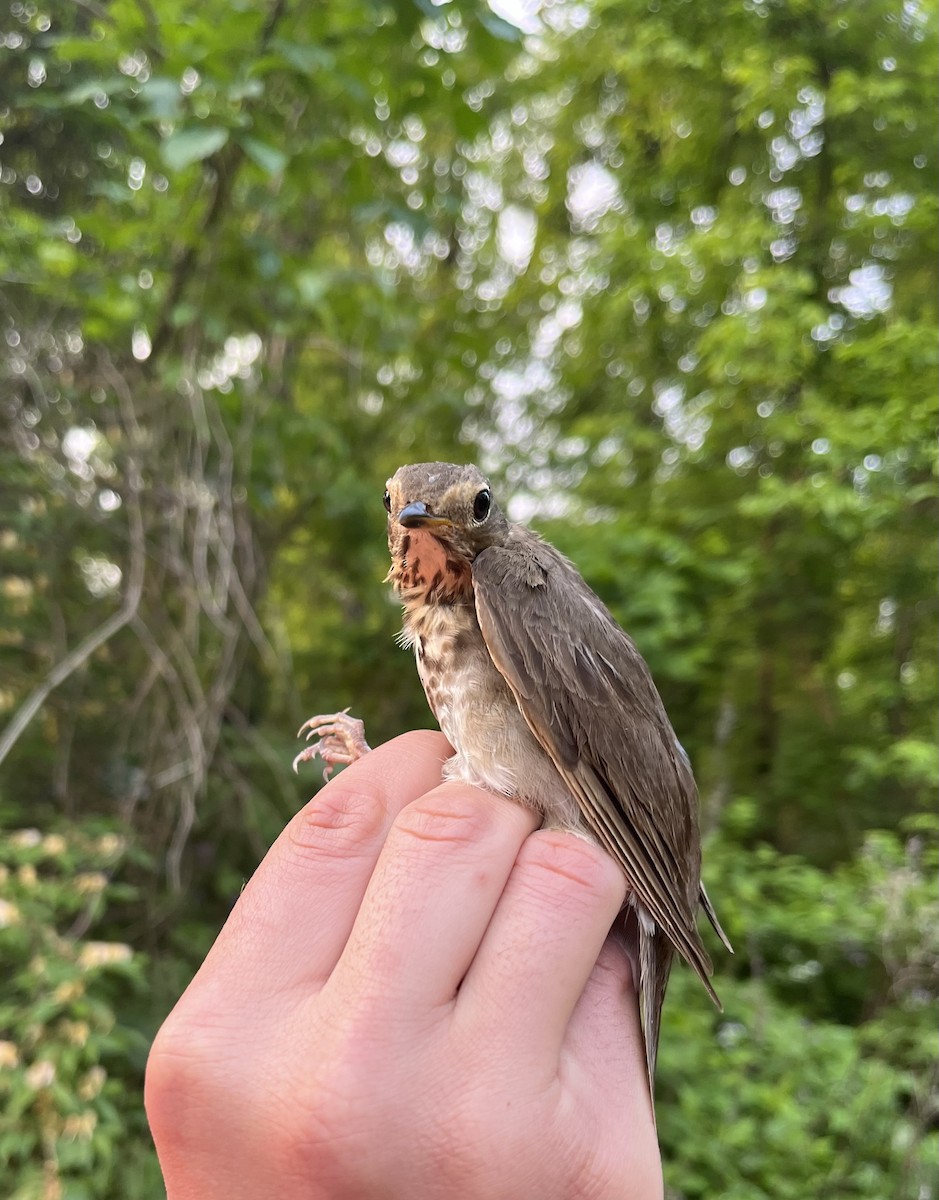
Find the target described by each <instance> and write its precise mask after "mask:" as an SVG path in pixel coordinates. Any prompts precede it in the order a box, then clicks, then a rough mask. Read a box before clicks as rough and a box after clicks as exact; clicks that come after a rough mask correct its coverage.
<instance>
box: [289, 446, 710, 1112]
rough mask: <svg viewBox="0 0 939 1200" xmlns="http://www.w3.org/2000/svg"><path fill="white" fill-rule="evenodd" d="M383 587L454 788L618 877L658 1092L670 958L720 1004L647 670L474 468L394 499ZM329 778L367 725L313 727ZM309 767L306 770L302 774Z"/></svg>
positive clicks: (677, 757) (411, 470)
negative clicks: (549, 833) (389, 592)
mask: <svg viewBox="0 0 939 1200" xmlns="http://www.w3.org/2000/svg"><path fill="white" fill-rule="evenodd" d="M384 499H385V508H386V509H387V510H388V546H389V549H390V551H391V570H390V572H389V574H388V578H389V579H390V580H391V582H392V585H393V586H394V589H395V591H396V592H397V594H398V595H399V596H400V598H401V600H402V602H403V605H404V628H403V631H402V641H403V644H404V645H406V646H413V647H414V652H415V655H416V657H417V669H418V672H419V674H420V678H421V683H422V684H423V685H424V691H425V693H426V694H427V700H428V703H429V704H430V707H431V709H432V710H433V713H434V715H435V717H436V718H437V721H438V722H439V724H440V728H441V729H442V730H443V732H444V733H445V734H446V736H447V738H448V739H449V741H450V744H451V745H452V746H453V747H454V749H455V751H456V753H455V754H454V755H453V757H452V758H450V759H449V760H448V761H447V762H446V763H445V764H444V769H443V774H444V776H445V777H446V778H448V779H458V780H462V781H464V782H467V783H472V784H476V785H478V786H480V787H484V788H488V789H490V790H491V791H494V792H500V793H502V794H503V795H506V796H511V797H512V798H513V799H515V800H518V801H519V802H520V803H522V804H525V805H528V806H529V807H530V808H533V809H535V810H536V811H537V812H539V813H541V814H542V815H543V818H544V824H545V825H548V826H553V827H560V828H565V829H572V830H576V831H578V832H580V833H588V834H589V835H591V836H592V837H593V838H594V839H596V841H597V842H599V844H600V845H601V846H603V847H604V849H606V850H607V851H608V852H609V853H610V854H611V855H612V856H613V857H614V858H615V859H616V860H617V862H619V864H620V865H621V866H622V868H623V873H624V874H625V876H626V879H627V882H628V884H629V896H628V899H627V902H626V907H625V909H624V921H625V928H626V936H627V944H628V945H629V946H630V948H631V957H632V960H633V964H634V968H635V970H636V974H637V981H636V982H637V987H638V991H639V996H640V1011H641V1015H642V1025H643V1033H644V1036H645V1047H646V1065H647V1069H648V1074H649V1086H650V1089H651V1088H652V1086H653V1081H654V1074H655V1059H656V1050H657V1047H658V1040H659V1025H660V1020H661V1014H662V1003H663V1000H664V998H665V988H666V984H667V983H668V976H669V971H670V969H671V965H672V958H673V956H674V953H675V951H676V950H677V951H678V953H679V954H680V955H681V956H682V958H684V959H685V960H686V961H687V962H688V963H689V964H690V965H691V966H692V967H693V968H694V970H695V971H696V972H697V974H698V976H699V977H700V979H701V982H702V983H703V984H704V986H705V988H706V989H707V991H708V994H709V995H710V996H711V998H712V999H713V1000H714V1001H715V1003H718V999H717V995H716V993H715V991H714V989H713V987H712V986H711V983H710V980H709V976H710V974H711V962H710V959H709V958H708V954H707V951H706V950H705V948H704V944H703V943H702V941H701V937H700V935H699V933H698V930H697V926H696V920H695V918H696V914H697V910H698V906H699V905H700V906H701V907H702V908H703V909H704V911H705V913H706V914H707V916H708V917H709V919H710V921H711V924H712V925H713V926H714V929H715V930H716V932H717V934H718V935H719V937H720V938H721V940H722V941H723V943H724V945H725V946H726V947H727V949H728V950H729V949H730V943H729V942H728V941H727V938H726V936H725V934H724V932H723V930H722V929H721V927H720V924H719V922H718V920H717V916H716V914H715V912H714V909H713V907H712V906H711V902H710V900H709V899H708V895H707V892H706V891H705V889H704V884H703V883H702V882H701V844H700V836H699V832H698V816H697V790H696V788H695V782H694V777H693V775H692V772H691V767H690V764H689V762H688V758H687V756H686V754H685V752H684V750H683V749H682V747H681V745H680V743H679V741H678V739H677V737H676V736H675V732H674V730H673V729H672V726H671V724H670V723H669V719H668V716H667V715H666V712H665V707H664V705H663V704H662V700H661V698H660V697H659V693H658V691H657V690H656V687H655V684H654V683H653V681H652V676H651V675H650V673H649V668H648V667H647V666H646V664H645V662H644V661H643V659H642V656H641V655H640V654H639V651H638V650H637V649H636V647H635V645H634V644H633V642H632V640H631V639H630V638H629V637H628V636H627V635H626V634H625V633H624V632H623V630H622V629H621V628H620V627H619V625H618V624H617V623H616V621H615V620H614V619H613V617H612V615H611V614H610V613H609V611H608V610H607V609H606V607H605V606H604V605H603V603H602V602H601V601H600V599H599V597H597V596H596V595H595V594H594V593H593V592H592V591H591V590H590V588H589V587H588V586H587V585H586V583H585V582H584V581H583V579H582V578H581V576H580V575H579V573H578V572H577V570H576V569H575V568H574V566H573V565H572V564H571V563H570V562H569V561H568V560H567V559H566V558H564V557H563V555H561V554H559V553H558V551H557V550H555V549H554V547H553V546H550V545H549V544H548V543H547V542H545V541H544V540H543V539H542V538H540V537H539V536H538V535H537V534H536V533H533V532H532V531H531V530H530V529H527V528H526V527H525V526H524V525H519V524H514V523H512V522H510V521H508V520H507V519H506V517H505V515H504V514H503V513H502V511H501V509H500V508H499V506H498V505H497V504H496V502H495V500H494V499H493V495H492V489H491V488H490V486H489V483H488V482H487V480H486V478H485V477H484V476H483V475H482V473H481V472H480V471H479V470H478V469H477V468H476V467H473V466H456V465H454V464H453V463H439V462H438V463H417V464H414V465H412V466H405V467H401V468H400V469H399V470H398V471H397V472H396V473H395V475H394V476H393V477H392V478H391V479H390V480H389V481H388V485H387V490H386V492H385V497H384ZM304 730H309V735H308V736H310V737H312V736H318V737H319V738H320V741H319V743H318V744H317V745H311V746H309V747H308V748H307V749H306V750H304V751H303V752H302V753H301V754H300V755H298V756H297V760H296V761H297V762H300V761H303V760H304V759H307V758H310V757H312V756H313V755H314V754H316V753H319V754H320V755H321V756H322V757H323V758H324V760H325V761H326V762H327V764H328V765H329V766H330V767H331V766H332V764H333V763H337V762H349V761H351V760H353V759H354V758H356V757H358V756H359V755H360V754H362V753H364V752H365V751H366V750H367V749H368V746H367V744H366V742H365V740H364V731H363V728H362V726H361V723H360V722H354V721H353V720H352V719H351V718H348V717H346V716H345V715H344V714H337V715H333V716H329V717H314V718H312V719H311V720H310V721H308V722H307V723H306V724H305V725H304V727H303V729H301V733H302V732H303V731H304ZM295 765H296V764H295Z"/></svg>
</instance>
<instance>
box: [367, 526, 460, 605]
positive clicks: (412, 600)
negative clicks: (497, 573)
mask: <svg viewBox="0 0 939 1200" xmlns="http://www.w3.org/2000/svg"><path fill="white" fill-rule="evenodd" d="M388 578H389V579H390V580H391V583H392V586H393V587H394V590H395V591H396V592H397V594H398V595H399V596H400V598H401V600H402V601H403V602H404V606H405V609H406V610H408V609H409V608H411V607H418V606H423V605H425V604H459V603H461V602H467V601H469V602H470V603H471V602H472V593H473V576H472V572H471V570H470V564H469V563H468V562H467V560H466V559H465V558H464V557H463V556H462V555H460V554H458V553H457V552H456V551H455V550H453V549H452V548H451V547H449V546H448V545H447V544H446V543H445V542H443V541H441V539H440V538H438V537H435V536H434V534H432V533H430V532H429V531H428V530H426V529H409V530H402V531H401V536H400V537H399V538H398V540H397V541H396V542H395V544H394V545H393V547H392V551H391V570H390V571H389V573H388Z"/></svg>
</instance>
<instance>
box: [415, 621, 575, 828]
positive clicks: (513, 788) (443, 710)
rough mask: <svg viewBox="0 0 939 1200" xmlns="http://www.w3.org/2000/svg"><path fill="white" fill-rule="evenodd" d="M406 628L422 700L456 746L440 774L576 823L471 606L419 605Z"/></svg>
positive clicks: (559, 821)
mask: <svg viewBox="0 0 939 1200" xmlns="http://www.w3.org/2000/svg"><path fill="white" fill-rule="evenodd" d="M412 631H413V644H414V651H415V657H416V659H417V670H418V674H419V675H420V679H421V683H422V684H423V686H424V691H425V693H426V695H427V700H428V703H429V704H430V707H431V709H432V710H433V713H434V715H435V716H436V718H437V721H438V723H439V725H440V728H441V730H442V731H443V733H444V734H445V735H446V738H447V740H448V741H449V742H450V744H451V746H453V748H454V750H455V751H456V753H455V754H454V756H453V757H452V758H451V759H449V760H448V761H447V762H446V763H445V765H444V770H443V774H444V777H445V778H446V779H451V780H459V781H461V782H464V783H471V784H474V785H476V786H478V787H484V788H487V789H488V790H489V791H493V792H500V793H501V794H502V795H505V796H511V797H512V798H513V799H516V800H518V801H520V802H521V803H523V804H525V805H527V806H528V807H529V808H533V809H535V810H536V811H538V812H541V813H542V814H543V815H544V819H545V824H546V825H551V826H555V827H561V828H566V829H577V828H578V827H579V826H580V819H579V810H578V808H577V805H576V803H575V802H574V800H573V798H572V797H571V795H570V792H569V791H568V790H567V788H566V787H565V786H564V783H563V781H562V779H561V777H560V775H559V774H558V772H557V770H556V769H555V766H554V764H553V763H552V761H551V759H550V758H549V757H548V755H547V754H546V753H545V751H544V750H543V749H542V748H541V746H540V744H539V743H538V741H537V740H536V738H535V736H534V734H533V733H532V732H531V730H530V729H529V727H528V724H527V722H526V721H525V718H524V717H523V716H522V714H521V712H520V711H519V708H518V705H517V704H516V702H515V697H514V696H513V695H512V692H511V690H510V689H509V686H508V684H507V683H506V682H505V680H504V679H503V677H502V675H501V674H500V673H499V671H498V670H497V668H496V667H495V665H494V664H493V662H492V659H491V658H490V657H489V652H488V651H487V649H486V646H485V643H484V642H483V639H482V634H481V633H480V631H479V626H478V625H477V623H476V614H475V612H474V611H473V610H472V609H468V608H464V609H457V610H456V611H454V610H453V609H447V610H443V611H441V610H439V609H438V610H436V611H434V610H433V609H430V608H427V609H425V610H424V611H423V613H422V614H421V617H420V618H419V619H418V620H417V621H415V622H413V623H412ZM411 640H412V636H411V633H409V636H408V641H411Z"/></svg>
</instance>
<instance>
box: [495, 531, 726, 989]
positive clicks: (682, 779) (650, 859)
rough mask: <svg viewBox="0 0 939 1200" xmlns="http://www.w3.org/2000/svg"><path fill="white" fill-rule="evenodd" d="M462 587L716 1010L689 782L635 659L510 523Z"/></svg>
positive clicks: (552, 557)
mask: <svg viewBox="0 0 939 1200" xmlns="http://www.w3.org/2000/svg"><path fill="white" fill-rule="evenodd" d="M473 582H474V585H475V596H476V611H477V615H478V618H479V624H480V628H481V630H482V634H483V637H484V639H485V641H486V645H487V647H488V649H489V652H490V654H491V655H492V659H493V662H494V663H495V665H496V667H497V668H498V669H499V671H500V672H501V673H502V675H503V676H504V677H505V679H506V681H507V682H508V684H509V686H510V687H511V689H512V692H513V693H514V695H515V699H516V701H517V703H518V706H519V709H520V710H521V712H522V715H523V716H524V717H525V720H526V721H527V722H528V725H529V727H530V728H531V730H532V733H533V734H534V735H535V737H536V738H537V739H538V741H539V742H540V743H541V745H542V746H543V748H544V749H545V751H546V752H547V753H548V755H549V756H550V757H551V759H552V760H553V762H554V764H555V766H556V767H557V769H558V771H559V772H560V774H561V776H562V778H563V779H564V781H565V783H566V784H567V786H568V787H569V788H570V790H571V792H572V794H573V796H574V797H575V799H576V800H577V802H578V804H579V806H580V809H581V812H582V814H583V817H584V820H585V822H586V824H587V826H588V827H589V828H590V830H591V832H592V833H593V834H594V836H595V837H596V838H597V839H598V841H599V842H600V843H601V845H603V846H604V847H605V848H606V849H607V850H608V851H609V852H610V853H611V854H612V855H613V856H614V857H615V858H616V859H617V860H618V861H619V862H620V863H621V864H622V867H623V871H624V872H625V874H626V876H627V878H628V880H629V883H630V887H631V888H632V890H633V891H634V893H635V895H636V898H637V900H638V901H639V902H640V904H641V906H642V908H644V909H645V910H646V912H647V913H648V916H649V917H651V918H652V920H653V921H654V922H655V926H656V929H657V930H659V931H661V932H662V933H664V934H665V936H666V937H667V938H668V940H669V941H670V942H671V943H672V945H673V946H674V947H675V949H676V950H677V951H678V952H679V953H680V954H681V956H682V957H683V958H684V959H685V960H686V961H687V962H688V963H690V965H691V966H692V967H693V968H694V970H695V971H696V972H697V974H698V975H699V976H700V977H701V980H702V982H703V983H704V985H705V987H706V988H707V990H708V992H709V993H710V995H711V997H712V998H713V999H714V1001H715V1002H717V996H716V994H715V992H714V989H713V988H712V987H711V984H710V982H709V980H708V976H709V975H710V973H711V963H710V959H709V958H708V955H707V951H706V950H705V948H704V945H703V943H702V941H701V938H700V935H699V934H698V931H697V927H696V925H695V913H696V910H697V906H698V900H699V894H700V893H699V889H700V869H701V851H700V843H699V836H698V827H697V792H696V789H695V784H694V777H693V776H692V774H691V769H690V767H689V765H688V763H687V759H686V757H685V755H684V752H683V750H682V749H681V747H680V745H679V743H678V740H677V738H676V737H675V733H674V731H673V730H672V727H671V725H670V723H669V720H668V717H667V716H666V713H665V708H664V706H663V704H662V701H661V698H660V697H659V694H658V692H657V691H656V688H655V684H654V683H653V682H652V677H651V675H650V674H649V669H648V667H647V666H646V664H645V662H644V661H643V659H642V657H641V655H640V654H639V651H638V650H637V649H636V647H635V646H634V645H633V643H632V641H631V640H630V639H629V638H628V637H627V635H626V634H625V633H624V632H623V631H622V629H620V627H619V626H618V625H617V624H616V622H615V621H614V619H613V617H612V616H611V615H610V613H609V612H608V611H607V609H606V608H605V607H604V606H603V604H602V603H601V601H600V600H599V598H598V597H597V596H595V595H594V593H593V592H592V591H591V590H590V588H588V587H587V585H586V583H584V581H583V579H582V578H581V577H580V575H579V574H578V572H577V571H576V570H575V569H574V567H573V566H572V565H571V564H570V563H569V562H568V561H567V559H565V558H564V557H563V556H562V555H561V554H559V553H558V552H557V551H556V550H555V549H554V548H553V547H552V546H549V545H548V544H547V543H546V542H542V541H541V540H540V539H539V538H537V537H536V535H534V534H532V533H530V532H529V531H528V530H526V529H524V528H522V527H520V526H515V527H513V529H512V532H511V534H510V535H509V540H508V542H507V543H506V544H505V545H503V546H492V547H489V548H488V549H486V550H483V551H482V552H481V553H480V554H479V555H478V556H477V558H476V561H475V563H474V565H473ZM662 991H663V992H664V987H663V988H662Z"/></svg>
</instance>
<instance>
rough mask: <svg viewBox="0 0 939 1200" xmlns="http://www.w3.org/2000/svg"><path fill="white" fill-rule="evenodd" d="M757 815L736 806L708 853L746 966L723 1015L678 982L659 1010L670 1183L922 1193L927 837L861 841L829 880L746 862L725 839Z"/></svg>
mask: <svg viewBox="0 0 939 1200" xmlns="http://www.w3.org/2000/svg"><path fill="white" fill-rule="evenodd" d="M753 815H754V814H753V811H752V806H750V805H746V804H739V805H735V807H734V810H733V812H732V813H731V814H730V816H729V820H728V823H727V826H726V827H725V830H724V832H723V833H722V835H721V837H720V838H717V839H715V840H714V841H713V842H712V844H711V845H710V846H709V847H708V852H709V853H708V862H709V865H710V873H711V874H712V876H713V877H714V878H715V879H720V881H721V889H722V891H721V910H722V914H723V916H724V917H725V919H726V921H725V923H726V927H727V930H728V933H729V934H730V936H731V938H732V939H733V940H734V941H735V943H736V945H737V949H738V953H739V954H740V955H741V956H743V957H744V958H745V961H746V967H745V969H744V971H743V972H742V975H741V976H740V977H738V978H735V979H732V980H730V981H726V980H723V979H722V980H721V983H720V992H721V999H722V1000H723V1003H724V1011H723V1013H722V1014H718V1013H716V1012H715V1011H714V1010H713V1009H711V1008H709V1007H708V1005H707V1001H706V998H705V997H703V996H701V995H700V994H699V993H700V989H699V988H698V987H697V986H696V983H695V981H694V979H693V977H692V976H691V975H690V973H689V972H685V971H681V972H678V973H676V975H675V976H674V979H673V983H672V985H671V994H670V1002H669V1004H667V1005H666V1010H665V1019H664V1024H663V1039H662V1040H663V1050H662V1056H661V1057H662V1061H661V1067H660V1095H661V1099H662V1101H663V1103H662V1105H661V1113H662V1116H661V1119H660V1133H661V1138H662V1146H663V1150H664V1152H665V1160H666V1163H667V1164H669V1166H668V1167H667V1178H668V1182H669V1185H670V1187H671V1188H672V1189H673V1190H674V1193H675V1194H676V1195H680V1196H683V1197H687V1198H688V1200H691V1198H692V1197H697V1196H702V1197H703V1196H711V1195H720V1196H726V1197H728V1200H749V1198H750V1197H754V1198H755V1197H761V1196H773V1197H774V1198H775V1197H779V1198H780V1200H782V1198H785V1197H790V1196H791V1197H793V1198H795V1197H799V1196H805V1195H807V1194H815V1193H817V1192H819V1191H820V1190H823V1191H824V1193H825V1194H830V1195H835V1196H846V1197H847V1196H858V1197H876V1196H887V1195H889V1196H892V1197H896V1198H897V1200H916V1198H917V1197H920V1196H924V1195H930V1194H931V1188H932V1186H933V1176H934V1167H935V1161H936V1154H937V1151H939V1137H937V1134H936V1132H935V1128H934V1114H935V1103H936V1097H935V1091H934V1082H932V1081H931V1080H930V1073H931V1072H932V1070H933V1066H934V1063H935V1060H936V1051H937V1036H936V1029H935V1010H936V1002H937V999H939V996H937V992H939V988H937V980H939V974H937V967H939V899H937V896H936V890H935V878H936V870H937V867H939V860H937V841H936V833H937V822H936V820H935V818H933V817H930V818H928V819H920V820H918V821H917V822H915V823H914V825H915V830H912V829H911V830H910V831H908V835H907V836H906V837H905V838H904V837H897V836H896V835H893V834H886V833H877V834H872V835H871V836H870V837H869V838H868V840H867V842H866V844H865V846H864V849H863V851H862V853H861V854H860V855H859V857H858V858H857V859H856V860H855V861H854V862H852V863H850V864H845V865H844V866H843V867H841V868H839V869H838V870H836V871H835V872H826V871H820V870H818V868H816V867H812V866H810V865H809V864H807V863H806V862H805V861H804V860H802V859H797V858H791V857H785V856H781V855H780V854H779V853H778V852H777V851H775V850H773V849H771V848H770V847H769V846H765V845H764V846H760V847H759V848H758V850H757V851H756V852H755V853H754V852H753V851H749V852H746V853H742V852H741V850H740V848H739V844H738V843H737V842H736V840H735V835H736V834H737V833H738V832H739V830H740V827H741V825H743V826H746V825H749V824H752V821H753ZM718 1081H719V1082H718ZM931 1125H932V1132H929V1133H927V1132H926V1129H927V1128H929V1127H930V1126H931ZM715 1130H716V1131H719V1132H718V1134H717V1136H715Z"/></svg>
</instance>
